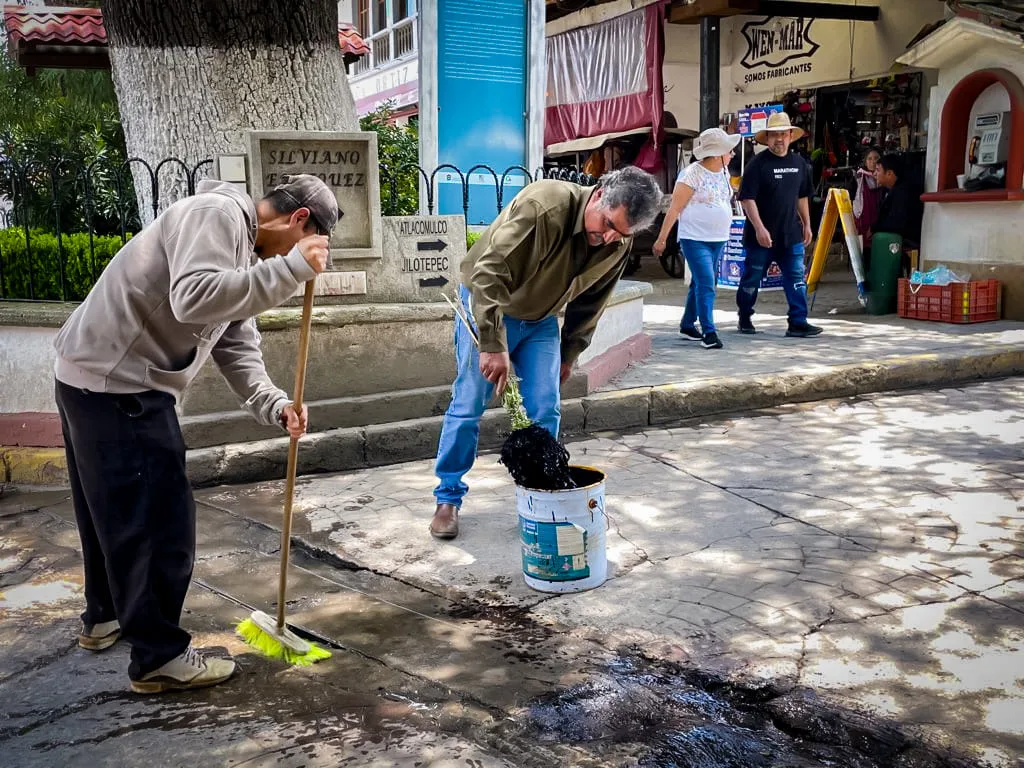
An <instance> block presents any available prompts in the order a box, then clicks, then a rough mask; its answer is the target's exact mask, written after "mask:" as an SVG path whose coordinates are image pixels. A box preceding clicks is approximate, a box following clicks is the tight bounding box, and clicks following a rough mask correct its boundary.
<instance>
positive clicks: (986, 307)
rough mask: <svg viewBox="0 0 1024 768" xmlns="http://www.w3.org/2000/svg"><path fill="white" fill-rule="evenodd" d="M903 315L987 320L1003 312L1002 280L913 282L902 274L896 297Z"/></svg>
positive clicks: (946, 320) (953, 320) (957, 320)
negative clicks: (933, 283)
mask: <svg viewBox="0 0 1024 768" xmlns="http://www.w3.org/2000/svg"><path fill="white" fill-rule="evenodd" d="M896 312H897V314H898V315H899V316H900V317H910V318H915V319H917V320H938V321H939V322H942V323H984V322H988V321H990V320H998V319H999V318H1000V317H1001V316H1002V312H1003V304H1002V286H1001V285H1000V283H999V281H998V280H972V281H971V282H969V283H950V284H949V285H911V283H910V281H909V280H907V279H906V278H900V281H899V294H898V295H897V297H896Z"/></svg>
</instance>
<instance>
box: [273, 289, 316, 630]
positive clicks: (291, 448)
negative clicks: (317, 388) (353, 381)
mask: <svg viewBox="0 0 1024 768" xmlns="http://www.w3.org/2000/svg"><path fill="white" fill-rule="evenodd" d="M315 283H316V278H314V279H312V280H310V281H308V282H307V283H306V292H305V294H304V295H303V297H302V323H301V325H300V326H299V355H298V359H297V360H296V362H295V387H294V389H293V390H292V397H293V398H294V400H293V401H292V405H293V406H294V407H295V412H296V413H297V414H298V415H299V416H300V417H301V416H302V396H303V390H304V389H305V387H306V361H307V360H308V358H309V336H310V328H311V326H312V325H313V289H314V287H315ZM298 464H299V439H298V438H297V437H293V438H291V439H290V440H289V442H288V471H287V474H286V475H285V489H284V521H283V523H282V525H281V573H280V574H279V576H278V582H277V628H278V629H279V630H281V629H284V601H285V592H286V590H287V588H288V555H289V551H290V550H291V542H292V503H293V501H294V500H295V475H296V473H297V470H298Z"/></svg>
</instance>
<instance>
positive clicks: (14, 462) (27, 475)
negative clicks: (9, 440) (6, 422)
mask: <svg viewBox="0 0 1024 768" xmlns="http://www.w3.org/2000/svg"><path fill="white" fill-rule="evenodd" d="M0 471H2V472H3V475H2V476H0V481H3V482H5V483H10V484H11V485H21V486H27V485H62V486H67V484H68V462H67V457H66V456H65V455H64V449H63V448H21V447H8V446H0Z"/></svg>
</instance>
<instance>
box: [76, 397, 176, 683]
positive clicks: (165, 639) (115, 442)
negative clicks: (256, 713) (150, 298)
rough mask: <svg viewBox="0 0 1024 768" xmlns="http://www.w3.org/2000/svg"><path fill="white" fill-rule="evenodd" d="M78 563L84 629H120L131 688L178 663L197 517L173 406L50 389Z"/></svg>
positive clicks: (165, 401) (160, 400)
mask: <svg viewBox="0 0 1024 768" xmlns="http://www.w3.org/2000/svg"><path fill="white" fill-rule="evenodd" d="M56 400H57V410H58V411H60V419H61V427H62V428H63V431H64V446H65V450H66V452H67V457H68V475H69V477H70V480H71V493H72V499H73V501H74V506H75V517H76V518H77V520H78V533H79V536H80V537H81V539H82V554H83V555H84V559H85V613H83V614H82V621H83V622H84V623H85V624H87V625H88V624H99V623H101V622H104V621H113V620H114V619H117V620H118V621H119V622H120V623H121V632H122V636H123V637H124V638H125V639H126V640H127V641H128V642H129V643H131V646H132V656H131V665H130V666H129V668H128V675H129V677H131V678H132V679H133V680H137V679H138V678H140V677H142V676H143V675H145V674H146V673H147V672H151V671H153V670H154V669H156V668H157V667H160V666H162V665H163V664H164V663H165V662H167V661H170V660H171V659H173V658H174V657H175V656H177V655H179V654H180V653H182V652H183V651H184V650H185V648H187V647H188V645H189V642H190V640H191V638H190V636H189V634H188V633H187V632H186V631H185V630H183V629H182V628H181V627H179V626H178V621H179V619H180V617H181V608H182V605H183V604H184V602H185V593H186V592H187V591H188V586H189V582H190V581H191V579H192V563H193V560H194V558H195V546H196V508H195V502H194V501H193V499H192V489H191V487H190V486H189V482H188V478H187V477H186V475H185V441H184V439H183V438H182V435H181V427H180V425H179V424H178V416H177V414H176V413H175V412H174V398H173V397H172V396H171V395H168V394H166V393H163V392H140V393H137V394H130V395H115V394H107V393H99V392H90V391H88V390H83V389H78V388H76V387H71V386H68V385H67V384H64V383H63V382H60V381H58V382H57V385H56Z"/></svg>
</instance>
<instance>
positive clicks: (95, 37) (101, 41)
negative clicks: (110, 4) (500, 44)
mask: <svg viewBox="0 0 1024 768" xmlns="http://www.w3.org/2000/svg"><path fill="white" fill-rule="evenodd" d="M4 26H6V27H7V37H8V39H9V40H10V42H11V44H12V45H18V44H20V43H22V42H25V43H46V44H47V45H60V44H62V43H63V44H66V45H106V44H107V31H106V30H105V29H104V28H103V15H102V14H101V13H100V9H99V8H54V7H49V6H29V7H26V6H23V5H5V6H4Z"/></svg>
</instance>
